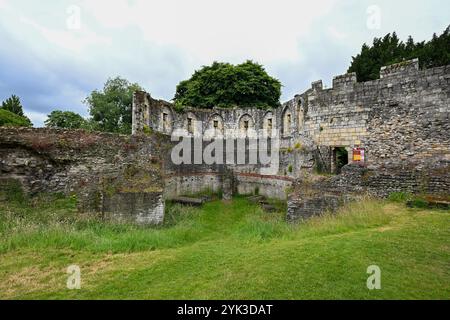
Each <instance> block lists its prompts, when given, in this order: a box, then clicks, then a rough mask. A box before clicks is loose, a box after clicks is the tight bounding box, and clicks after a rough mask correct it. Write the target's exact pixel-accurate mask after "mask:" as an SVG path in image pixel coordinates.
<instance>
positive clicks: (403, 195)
mask: <svg viewBox="0 0 450 320" xmlns="http://www.w3.org/2000/svg"><path fill="white" fill-rule="evenodd" d="M388 199H389V201H393V202H406V201H408V200H410V199H411V194H410V193H408V192H392V193H391V194H390V195H389V196H388Z"/></svg>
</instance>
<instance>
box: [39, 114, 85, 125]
mask: <svg viewBox="0 0 450 320" xmlns="http://www.w3.org/2000/svg"><path fill="white" fill-rule="evenodd" d="M85 122H86V120H85V119H84V118H83V117H82V116H80V115H79V114H77V113H75V112H72V111H60V110H55V111H52V112H51V113H50V114H49V115H48V116H47V120H45V126H46V127H49V128H63V129H79V128H81V127H83V126H84V124H85Z"/></svg>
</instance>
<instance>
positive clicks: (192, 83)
mask: <svg viewBox="0 0 450 320" xmlns="http://www.w3.org/2000/svg"><path fill="white" fill-rule="evenodd" d="M280 96H281V83H280V81H278V80H277V79H275V78H272V77H271V76H269V75H268V74H267V72H266V71H265V70H264V68H263V66H261V65H260V64H257V63H254V62H252V61H246V62H244V63H242V64H239V65H236V66H235V65H232V64H229V63H221V62H214V63H213V64H212V65H211V66H204V67H202V68H201V69H200V70H198V71H196V72H195V73H194V74H193V75H192V77H191V78H190V79H188V80H184V81H181V82H180V83H179V84H178V86H177V89H176V93H175V97H174V101H175V104H176V105H177V106H179V107H183V106H192V107H200V108H212V107H223V108H228V107H233V106H241V107H257V108H271V107H277V106H278V105H279V100H280Z"/></svg>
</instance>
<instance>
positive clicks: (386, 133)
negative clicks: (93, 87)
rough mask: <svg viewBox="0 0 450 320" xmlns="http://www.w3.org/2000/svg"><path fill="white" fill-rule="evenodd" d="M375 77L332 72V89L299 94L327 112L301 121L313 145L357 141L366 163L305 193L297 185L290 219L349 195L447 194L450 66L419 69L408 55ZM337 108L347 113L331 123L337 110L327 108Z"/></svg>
mask: <svg viewBox="0 0 450 320" xmlns="http://www.w3.org/2000/svg"><path fill="white" fill-rule="evenodd" d="M380 76H381V78H380V79H379V80H375V81H369V82H365V83H356V81H355V79H354V77H353V76H352V75H347V76H344V77H339V78H337V80H338V85H337V86H336V78H335V81H334V85H333V88H332V89H322V90H317V89H316V90H314V88H313V89H311V90H309V92H306V93H305V94H303V95H302V97H303V98H304V99H308V102H309V101H310V100H309V98H310V97H311V96H312V97H313V102H312V103H308V107H310V106H311V105H312V109H313V110H314V109H315V108H316V107H319V108H320V109H321V110H326V112H324V113H319V114H320V115H319V116H318V117H316V118H315V119H311V118H309V119H308V118H307V120H306V121H305V127H306V128H307V129H306V130H305V131H306V132H308V134H309V136H311V137H312V139H313V140H314V141H315V143H316V144H317V145H318V146H321V145H328V146H332V147H336V146H344V147H347V148H352V147H353V146H361V147H363V148H365V152H366V153H365V154H366V159H365V160H366V162H365V165H364V166H359V165H349V166H347V167H345V168H344V169H343V172H342V174H340V175H338V176H335V177H332V178H329V179H324V181H320V182H318V183H315V184H313V185H312V186H311V187H310V188H308V189H312V190H308V192H309V194H310V195H311V194H312V196H306V195H305V192H304V190H302V186H301V184H300V185H299V186H298V187H297V188H296V192H294V193H293V194H292V195H291V199H290V205H289V210H288V217H289V218H290V219H297V218H299V217H300V218H301V217H308V216H310V215H311V213H313V212H314V211H315V210H316V209H317V208H318V207H319V208H320V210H322V211H323V210H324V208H326V209H327V208H335V207H336V206H337V205H339V204H340V203H342V202H345V200H346V198H347V199H348V198H352V195H353V196H355V197H356V196H357V195H362V194H366V193H368V194H371V195H376V196H381V197H385V196H388V195H389V194H390V193H392V192H411V193H416V194H435V195H442V196H448V195H449V194H450V121H449V115H450V66H443V67H438V68H433V69H428V70H419V63H418V60H412V61H405V62H402V63H399V64H395V65H392V66H388V67H383V68H382V69H381V72H380ZM342 108H344V110H350V111H351V113H350V114H349V115H347V114H343V115H342V117H340V118H341V121H337V122H335V114H336V113H339V112H333V111H334V110H342ZM328 110H329V111H331V112H328ZM347 124H348V126H347ZM320 127H322V128H324V129H322V130H321V129H320ZM310 128H315V129H312V130H311V129H310ZM327 128H328V129H327ZM329 129H332V130H334V134H332V135H329V134H328V132H329ZM319 197H320V198H322V200H321V201H316V199H317V198H319Z"/></svg>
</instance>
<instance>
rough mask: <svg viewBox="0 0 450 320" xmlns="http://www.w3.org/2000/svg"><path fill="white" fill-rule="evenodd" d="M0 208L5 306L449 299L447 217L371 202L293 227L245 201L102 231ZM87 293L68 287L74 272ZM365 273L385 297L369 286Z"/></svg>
mask: <svg viewBox="0 0 450 320" xmlns="http://www.w3.org/2000/svg"><path fill="white" fill-rule="evenodd" d="M13 191H14V190H9V191H8V192H7V194H3V195H2V197H3V199H2V200H3V201H1V202H0V203H1V204H0V298H1V299H419V298H425V299H449V298H450V215H449V212H448V211H443V210H426V209H409V208H407V207H406V206H405V205H404V204H402V203H394V202H387V201H386V202H384V201H374V200H368V201H365V202H360V203H355V204H352V205H350V206H348V207H346V208H343V209H342V210H341V212H339V213H338V214H337V215H327V216H324V217H321V218H316V219H313V220H310V221H308V222H306V223H301V224H298V225H290V224H287V223H286V222H284V220H283V213H282V211H283V210H282V208H280V212H279V213H276V214H267V213H264V212H263V211H262V210H261V209H260V208H259V207H258V206H257V205H254V204H251V203H250V202H248V201H247V200H246V199H245V198H240V197H239V198H235V199H234V200H233V201H232V202H230V203H222V202H221V201H214V202H211V203H207V204H205V205H204V206H203V207H202V208H182V207H179V206H171V207H170V208H168V214H167V219H166V220H167V221H166V223H165V225H164V226H161V227H157V228H151V227H137V226H132V225H116V224H112V223H102V222H99V221H98V220H96V219H95V218H92V217H88V216H80V215H79V214H77V213H76V209H75V207H76V200H75V199H72V198H63V197H54V196H52V197H49V196H46V197H45V196H41V197H39V198H36V199H26V198H24V197H23V196H22V195H21V194H20V193H19V192H13ZM73 264H76V265H78V266H80V268H81V281H82V284H81V286H82V287H81V289H80V290H69V289H67V288H66V281H67V277H68V274H66V270H67V267H68V266H69V265H73ZM370 265H377V266H379V267H380V268H381V286H382V288H381V290H375V291H370V290H368V289H367V287H366V280H367V277H368V276H369V275H368V274H367V273H366V271H367V267H368V266H370Z"/></svg>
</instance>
